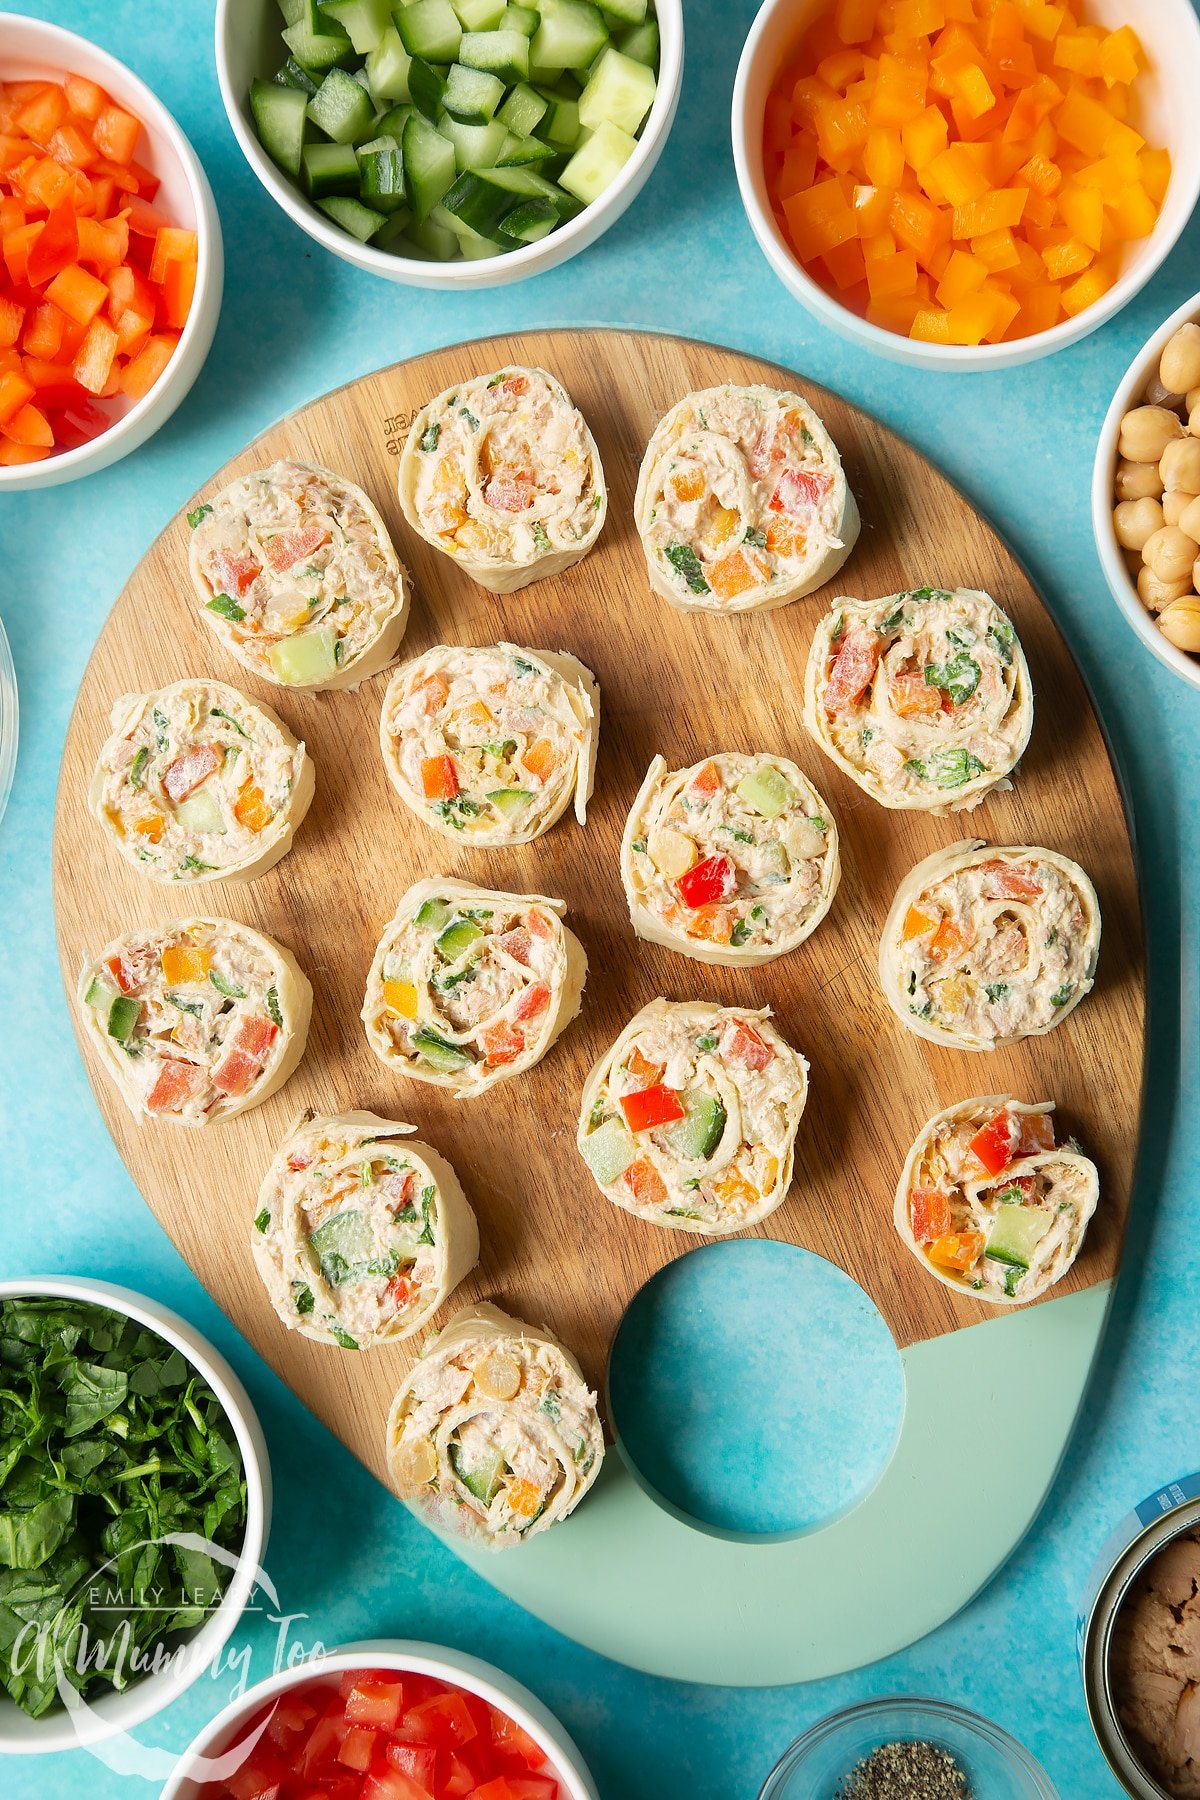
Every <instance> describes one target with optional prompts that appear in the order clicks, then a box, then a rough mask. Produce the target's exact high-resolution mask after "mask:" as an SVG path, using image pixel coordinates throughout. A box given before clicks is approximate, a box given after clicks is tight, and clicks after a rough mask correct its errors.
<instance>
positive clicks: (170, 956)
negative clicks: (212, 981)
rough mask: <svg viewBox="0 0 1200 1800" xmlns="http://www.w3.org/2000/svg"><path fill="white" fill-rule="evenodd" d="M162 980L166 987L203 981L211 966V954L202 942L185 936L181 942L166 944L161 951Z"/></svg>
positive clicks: (191, 984) (189, 984)
mask: <svg viewBox="0 0 1200 1800" xmlns="http://www.w3.org/2000/svg"><path fill="white" fill-rule="evenodd" d="M161 962H162V972H163V980H164V981H165V982H166V983H167V985H168V987H184V986H194V985H195V983H197V982H200V981H203V980H204V979H205V977H206V976H207V974H208V971H209V970H210V969H211V968H212V956H211V954H210V952H209V951H208V950H207V949H206V948H205V946H204V945H203V944H196V943H193V942H192V941H191V940H190V939H189V938H185V939H184V940H183V941H182V943H178V944H168V945H167V947H166V949H165V950H164V951H163V953H162V958H161Z"/></svg>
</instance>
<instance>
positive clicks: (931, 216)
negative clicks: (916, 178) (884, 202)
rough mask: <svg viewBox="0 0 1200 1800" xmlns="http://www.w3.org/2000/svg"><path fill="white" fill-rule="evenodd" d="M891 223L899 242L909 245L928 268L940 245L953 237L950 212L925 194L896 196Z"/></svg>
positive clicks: (889, 218) (892, 207)
mask: <svg viewBox="0 0 1200 1800" xmlns="http://www.w3.org/2000/svg"><path fill="white" fill-rule="evenodd" d="M888 224H889V225H890V226H891V228H892V230H893V231H894V232H895V234H896V237H897V239H898V241H899V242H900V243H901V244H905V245H907V246H908V248H909V249H910V250H912V251H913V252H914V253H915V255H916V258H917V261H918V262H919V263H923V264H924V265H925V266H926V267H928V264H929V260H930V258H931V257H932V256H933V254H934V252H935V251H936V250H937V248H938V246H939V245H940V244H943V243H945V242H946V240H947V239H948V238H949V236H950V215H949V213H947V212H945V211H944V210H943V209H942V208H940V207H937V206H934V205H932V204H931V203H930V202H929V201H928V200H926V199H925V197H924V195H923V194H907V193H900V194H896V195H894V197H893V199H892V204H891V206H890V208H889V209H888Z"/></svg>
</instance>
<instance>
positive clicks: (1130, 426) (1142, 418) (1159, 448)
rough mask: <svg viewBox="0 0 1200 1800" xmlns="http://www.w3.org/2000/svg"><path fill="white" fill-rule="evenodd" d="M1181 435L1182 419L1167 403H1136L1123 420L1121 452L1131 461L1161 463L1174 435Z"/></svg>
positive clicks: (1176, 436)
mask: <svg viewBox="0 0 1200 1800" xmlns="http://www.w3.org/2000/svg"><path fill="white" fill-rule="evenodd" d="M1182 436H1183V423H1182V421H1181V420H1180V419H1177V418H1176V416H1175V414H1174V413H1173V412H1168V411H1167V409H1166V407H1165V406H1135V407H1134V409H1133V411H1132V412H1127V413H1126V414H1125V417H1124V418H1123V419H1122V420H1121V442H1120V447H1119V454H1120V455H1121V456H1127V457H1128V458H1129V460H1130V462H1159V461H1161V459H1162V453H1163V451H1164V450H1165V449H1166V447H1167V445H1168V444H1169V443H1170V442H1171V440H1172V438H1178V437H1182Z"/></svg>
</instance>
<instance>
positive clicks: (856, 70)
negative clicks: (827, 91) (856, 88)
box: [817, 50, 863, 94]
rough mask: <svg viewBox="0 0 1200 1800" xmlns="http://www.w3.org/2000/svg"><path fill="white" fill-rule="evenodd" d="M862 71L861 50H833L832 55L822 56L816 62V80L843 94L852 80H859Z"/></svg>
mask: <svg viewBox="0 0 1200 1800" xmlns="http://www.w3.org/2000/svg"><path fill="white" fill-rule="evenodd" d="M862 72H863V55H862V51H861V50H835V51H834V53H833V55H832V56H826V57H824V58H822V60H821V61H820V62H819V63H818V64H817V80H818V81H823V82H824V83H825V85H826V87H831V88H833V89H834V91H835V92H836V93H839V94H844V93H845V91H846V89H847V88H848V87H849V86H850V83H851V82H852V81H859V80H860V79H861V78H862Z"/></svg>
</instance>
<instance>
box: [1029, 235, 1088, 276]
mask: <svg viewBox="0 0 1200 1800" xmlns="http://www.w3.org/2000/svg"><path fill="white" fill-rule="evenodd" d="M1041 255H1042V261H1043V263H1044V264H1045V265H1046V273H1047V275H1049V277H1050V279H1051V281H1066V280H1067V279H1068V277H1069V276H1071V275H1078V274H1079V273H1080V272H1081V271H1082V270H1083V269H1086V268H1087V266H1088V264H1089V263H1090V262H1091V261H1092V259H1093V257H1094V256H1095V251H1094V250H1090V249H1089V248H1088V246H1087V245H1086V244H1082V243H1080V241H1079V239H1078V238H1074V237H1068V238H1063V239H1062V241H1061V242H1059V243H1052V244H1047V245H1046V246H1045V248H1044V249H1043V250H1042V253H1041Z"/></svg>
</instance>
